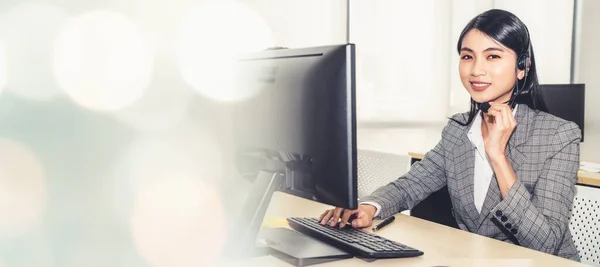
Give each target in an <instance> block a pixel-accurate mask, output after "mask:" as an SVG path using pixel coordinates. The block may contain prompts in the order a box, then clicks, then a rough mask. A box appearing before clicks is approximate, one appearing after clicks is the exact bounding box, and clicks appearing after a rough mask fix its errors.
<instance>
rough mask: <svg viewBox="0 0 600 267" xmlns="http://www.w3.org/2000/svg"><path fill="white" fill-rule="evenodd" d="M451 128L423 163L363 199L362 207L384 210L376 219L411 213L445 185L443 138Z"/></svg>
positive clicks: (446, 129) (418, 163) (379, 212)
mask: <svg viewBox="0 0 600 267" xmlns="http://www.w3.org/2000/svg"><path fill="white" fill-rule="evenodd" d="M450 126H451V125H450V124H448V125H446V127H444V130H443V131H442V138H441V140H440V141H439V142H438V144H437V145H436V146H435V147H434V148H433V149H432V150H430V151H429V152H427V153H426V154H425V156H424V157H423V159H422V160H420V161H418V162H416V163H415V164H413V165H412V166H411V168H410V170H409V171H408V172H407V173H406V174H405V175H403V176H401V177H400V178H398V179H396V180H395V181H393V182H390V183H389V184H387V185H384V186H382V187H380V188H378V189H377V190H375V191H374V192H373V193H372V194H371V195H369V196H367V197H363V198H361V199H360V202H361V203H367V202H370V203H377V204H378V205H377V206H379V207H381V209H380V210H378V211H377V216H376V218H387V217H389V216H392V215H394V214H396V213H398V212H401V211H404V210H407V209H411V208H412V207H414V206H415V205H417V204H418V203H419V202H420V201H421V200H423V199H425V198H426V197H427V196H429V195H430V194H431V193H433V192H435V191H437V190H439V189H441V188H442V187H444V186H445V185H446V183H447V181H446V171H445V157H446V156H445V151H446V150H447V148H446V141H445V140H444V139H445V138H444V137H445V135H446V134H447V132H448V128H449V127H450ZM379 207H378V208H379Z"/></svg>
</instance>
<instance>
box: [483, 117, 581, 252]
mask: <svg viewBox="0 0 600 267" xmlns="http://www.w3.org/2000/svg"><path fill="white" fill-rule="evenodd" d="M580 139H581V131H580V130H579V128H578V127H577V125H576V124H575V123H572V122H566V123H564V124H562V125H561V126H560V127H558V129H557V132H556V134H555V135H554V136H552V137H550V140H551V141H550V143H549V146H550V151H551V154H550V157H549V158H548V159H547V160H546V162H545V163H544V167H543V170H542V171H541V173H540V177H539V178H538V180H537V183H536V185H535V188H534V189H533V194H530V193H529V191H527V189H526V188H525V186H524V185H523V184H522V183H521V182H520V181H519V180H517V181H516V182H515V183H514V184H513V185H512V187H511V188H510V190H509V191H508V194H507V195H506V198H504V199H503V200H502V201H501V202H500V203H498V205H497V206H496V207H494V208H493V209H492V210H491V212H492V216H494V218H495V220H496V221H497V222H499V224H500V225H501V227H504V228H505V229H506V230H507V232H509V233H511V234H512V235H513V236H514V237H515V238H516V239H517V241H518V242H519V244H520V245H521V246H525V247H528V248H531V249H535V250H538V251H543V252H547V253H551V254H555V252H556V251H558V249H560V246H561V244H562V240H563V237H564V236H565V232H566V231H568V225H569V217H570V209H571V206H572V205H573V199H574V196H575V183H576V182H577V172H578V169H579V141H580Z"/></svg>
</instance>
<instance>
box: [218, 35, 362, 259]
mask: <svg viewBox="0 0 600 267" xmlns="http://www.w3.org/2000/svg"><path fill="white" fill-rule="evenodd" d="M238 63H239V64H238V66H237V67H238V71H239V73H240V76H238V78H237V79H236V83H237V84H238V86H242V87H244V86H245V87H247V88H244V90H250V91H251V92H253V94H252V95H250V96H249V97H248V98H247V99H245V100H242V101H240V102H237V103H235V104H234V105H233V106H234V107H233V124H234V125H233V128H234V136H233V139H234V147H235V148H236V151H235V153H236V158H237V165H238V171H239V172H240V173H242V175H244V176H246V177H250V179H252V180H253V184H254V185H253V188H252V190H251V192H250V195H249V197H248V199H246V200H245V203H244V204H245V206H244V208H243V209H242V212H243V214H242V215H241V217H244V219H242V220H244V221H245V222H246V223H244V225H245V228H243V229H237V230H238V234H236V235H235V237H234V238H235V239H236V240H230V242H233V243H238V246H253V244H254V240H255V239H256V234H257V232H258V231H259V228H260V224H261V223H262V220H263V217H264V214H265V212H266V208H267V206H268V204H269V201H270V199H271V196H272V194H273V192H274V191H281V192H285V193H288V194H292V195H295V196H299V197H302V198H306V199H310V200H313V201H317V202H321V203H325V204H329V205H332V206H337V207H344V208H349V209H355V208H357V207H358V196H357V169H356V168H357V164H356V100H355V46H354V45H353V44H344V45H331V46H322V47H312V48H300V49H281V50H268V51H263V52H258V53H255V54H252V55H246V56H244V57H242V58H241V59H240V60H239V61H238ZM290 208H293V207H290ZM315 212H318V211H315ZM239 231H241V232H239ZM242 240H243V241H242ZM244 250H246V251H247V250H248V249H247V248H244Z"/></svg>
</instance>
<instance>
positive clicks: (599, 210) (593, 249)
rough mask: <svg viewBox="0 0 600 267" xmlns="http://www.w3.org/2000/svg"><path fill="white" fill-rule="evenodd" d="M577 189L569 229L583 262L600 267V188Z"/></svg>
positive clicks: (581, 187) (580, 187) (583, 187)
mask: <svg viewBox="0 0 600 267" xmlns="http://www.w3.org/2000/svg"><path fill="white" fill-rule="evenodd" d="M575 188H576V193H575V201H574V202H573V207H572V208H571V219H570V222H569V228H570V229H571V233H572V234H573V240H574V241H575V246H576V247H577V250H578V251H579V256H581V262H583V263H586V264H591V265H595V266H600V188H593V187H588V186H580V185H577V186H575Z"/></svg>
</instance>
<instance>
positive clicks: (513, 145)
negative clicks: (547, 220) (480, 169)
mask: <svg viewBox="0 0 600 267" xmlns="http://www.w3.org/2000/svg"><path fill="white" fill-rule="evenodd" d="M534 115H535V113H534V111H533V110H532V109H530V108H529V107H528V106H526V105H519V107H518V108H517V113H516V114H515V120H516V121H517V127H516V129H515V131H514V132H513V134H512V136H511V137H510V139H509V141H508V145H507V149H506V150H507V156H508V160H509V161H510V164H511V166H512V168H513V170H514V172H515V174H516V173H517V171H518V170H519V168H520V167H521V163H523V160H524V159H525V155H524V154H523V152H522V151H521V147H520V146H521V145H522V144H524V143H525V142H526V141H527V139H528V136H529V125H530V124H531V120H532V119H533V116H534ZM517 179H518V177H517ZM500 201H502V194H501V192H500V187H499V186H498V180H497V179H496V174H494V175H493V177H492V180H491V181H490V186H489V187H488V192H487V195H486V198H485V200H484V201H483V207H482V208H481V216H480V220H479V223H478V226H477V228H478V229H479V227H481V225H483V222H485V220H486V219H487V218H489V217H490V214H489V213H490V210H491V209H492V208H494V207H495V206H496V205H498V203H500Z"/></svg>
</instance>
